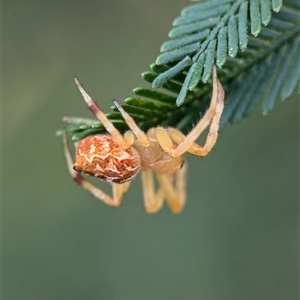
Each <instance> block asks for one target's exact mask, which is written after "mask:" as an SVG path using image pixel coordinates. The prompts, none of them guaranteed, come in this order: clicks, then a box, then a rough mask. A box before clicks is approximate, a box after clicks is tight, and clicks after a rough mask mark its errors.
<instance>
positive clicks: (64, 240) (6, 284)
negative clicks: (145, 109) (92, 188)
mask: <svg viewBox="0 0 300 300" xmlns="http://www.w3.org/2000/svg"><path fill="white" fill-rule="evenodd" d="M188 4H189V2H188V1H187V0H176V1H175V0H172V1H170V0H168V1H167V0H155V1H146V0H123V1H120V0H119V1H117V0H114V1H112V0H110V1H108V0H106V1H91V0H87V1H70V0H69V1H58V0H54V1H34V0H32V1H30V0H27V1H20V0H16V1H3V3H2V9H3V16H2V17H3V20H2V22H3V24H2V25H3V32H2V50H3V67H2V72H3V73H2V75H3V79H2V82H3V84H2V124H3V128H2V133H1V134H2V183H3V186H2V200H3V201H2V225H3V230H2V234H3V237H2V242H3V253H2V279H3V285H2V296H3V299H5V300H16V299H26V300H27V299H28V300H29V299H30V300H32V299H39V300H40V299H43V300H48V299H49V300H50V299H51V300H52V299H88V300H90V299H130V300H135V299H137V300H150V299H151V300H152V299H167V300H168V299H174V300H176V299H178V300H179V299H206V300H219V299H220V300H225V299H244V300H247V299H264V300H265V299H273V300H276V299H278V300H279V299H280V300H281V299H298V279H299V278H298V277H299V276H298V225H299V224H298V200H299V186H298V185H299V101H298V99H297V98H298V96H297V95H296V94H295V95H293V97H291V98H289V99H288V100H287V101H286V103H282V102H278V103H277V105H276V107H275V110H274V111H273V112H271V114H270V115H269V116H267V117H263V116H262V115H261V113H260V110H259V108H257V110H256V113H254V115H253V116H251V118H249V119H247V120H245V121H243V122H241V123H240V124H238V125H235V126H225V128H224V129H223V130H222V132H221V135H220V138H219V141H218V143H217V145H216V147H215V150H214V151H212V153H211V154H210V155H209V156H208V157H206V158H205V159H202V160H201V159H200V158H197V157H192V156H189V157H188V164H189V172H188V202H187V206H186V209H185V210H184V212H183V213H182V214H180V215H173V214H172V213H170V211H169V210H168V209H167V208H166V207H164V208H163V210H162V211H161V212H159V213H158V214H156V215H147V214H146V213H145V211H144V208H143V202H142V194H141V182H140V178H139V177H138V178H137V179H136V180H134V182H133V183H132V187H131V189H130V191H129V192H128V194H126V196H125V199H124V201H123V205H122V206H121V207H120V208H118V209H114V208H110V207H107V206H105V205H104V204H102V203H100V202H98V201H97V200H95V199H94V198H93V197H92V196H91V195H89V194H88V193H87V192H86V191H84V190H83V189H81V188H80V187H78V186H76V184H75V183H74V182H73V181H72V180H71V179H70V178H69V175H68V172H67V168H66V165H65V162H64V158H63V153H62V148H61V140H60V138H58V137H56V136H55V131H56V129H58V128H59V127H61V126H62V123H61V117H62V116H64V115H75V116H85V117H91V115H90V113H89V111H88V110H87V109H86V107H85V104H84V102H83V100H82V98H81V96H80V95H79V93H78V91H77V89H76V87H75V85H74V83H73V79H72V77H73V76H74V75H77V76H78V77H79V78H80V80H81V81H82V82H83V83H84V85H85V87H86V88H87V89H88V91H89V92H90V93H91V95H92V96H93V98H94V99H96V100H97V101H98V103H100V104H101V106H102V107H103V108H104V109H105V110H106V111H108V109H109V107H110V106H111V102H110V100H111V99H113V98H116V99H119V100H120V101H122V99H124V98H126V97H128V96H130V95H132V94H131V90H132V89H133V88H135V87H137V86H144V87H149V85H148V84H147V83H144V82H143V81H142V79H141V77H140V73H141V72H143V71H146V70H148V69H149V67H148V66H149V64H150V63H152V62H153V61H154V60H155V58H156V56H157V55H158V54H159V48H160V45H161V44H162V43H163V42H164V41H165V40H166V39H167V33H168V31H169V30H170V29H171V22H172V20H173V19H174V18H175V17H176V16H178V14H179V12H180V9H181V8H182V7H184V6H186V5H188ZM99 186H101V187H102V188H104V189H105V190H106V191H108V190H109V186H108V185H106V184H103V183H101V182H99Z"/></svg>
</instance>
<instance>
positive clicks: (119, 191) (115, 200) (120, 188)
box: [62, 132, 130, 206]
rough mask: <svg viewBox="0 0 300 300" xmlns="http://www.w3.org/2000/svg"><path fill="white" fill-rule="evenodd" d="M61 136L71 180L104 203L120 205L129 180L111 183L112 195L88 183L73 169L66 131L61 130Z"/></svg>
mask: <svg viewBox="0 0 300 300" xmlns="http://www.w3.org/2000/svg"><path fill="white" fill-rule="evenodd" d="M62 137H63V149H64V155H65V158H66V162H67V166H68V170H69V173H70V175H71V177H72V178H73V180H74V181H75V182H77V183H78V184H79V185H81V186H82V187H83V188H84V189H86V190H87V191H89V192H90V193H91V194H93V196H94V197H96V198H97V199H99V200H101V201H102V202H104V203H105V204H107V205H109V206H120V204H121V202H122V197H123V194H124V193H126V192H127V190H128V188H129V185H130V182H125V183H123V184H116V183H113V184H112V191H113V197H111V196H109V195H108V194H106V193H105V192H103V191H102V190H101V189H99V188H98V187H96V186H95V185H93V184H92V183H90V182H89V181H88V180H86V179H85V178H84V177H82V176H81V175H80V174H79V173H78V172H76V171H75V170H74V169H73V160H72V157H71V153H70V149H69V146H68V141H67V135H66V132H63V135H62Z"/></svg>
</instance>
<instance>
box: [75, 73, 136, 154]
mask: <svg viewBox="0 0 300 300" xmlns="http://www.w3.org/2000/svg"><path fill="white" fill-rule="evenodd" d="M74 80H75V83H76V85H77V87H78V89H79V91H80V93H81V95H82V97H83V99H84V100H85V102H86V104H87V105H88V108H89V109H90V111H91V112H92V113H93V114H94V115H95V116H96V117H97V118H98V119H99V120H100V121H101V123H102V124H103V126H104V127H105V128H106V130H107V131H108V132H109V133H110V135H111V136H112V138H113V140H114V141H115V142H117V143H118V144H119V146H120V147H121V148H122V149H127V148H129V147H130V146H131V145H130V144H128V142H127V141H126V140H125V139H124V138H123V136H122V134H121V133H120V132H119V130H118V129H117V128H115V126H114V125H113V124H112V123H111V122H110V121H109V120H108V118H107V117H106V115H105V114H104V113H103V111H102V110H101V109H100V107H99V106H98V105H97V103H96V102H94V101H93V99H92V98H91V97H90V95H89V94H88V93H87V92H86V90H85V89H84V88H83V87H82V85H81V83H80V82H79V81H78V79H77V78H76V77H74Z"/></svg>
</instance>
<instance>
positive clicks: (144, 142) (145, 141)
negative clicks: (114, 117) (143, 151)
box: [113, 100, 150, 147]
mask: <svg viewBox="0 0 300 300" xmlns="http://www.w3.org/2000/svg"><path fill="white" fill-rule="evenodd" d="M113 104H114V105H115V106H116V108H117V109H118V110H119V112H120V113H121V115H122V116H123V118H124V120H125V122H126V123H127V125H128V127H129V128H130V129H131V131H132V132H133V133H134V135H135V136H136V137H137V139H138V140H139V141H140V142H141V144H142V146H143V147H149V146H150V140H149V139H148V137H147V135H146V133H145V132H143V131H142V130H141V129H140V128H139V127H138V126H137V125H136V123H135V122H134V120H133V118H132V117H130V116H129V115H128V113H127V112H126V111H125V110H124V109H123V107H122V106H121V105H120V104H119V102H118V101H117V100H113Z"/></svg>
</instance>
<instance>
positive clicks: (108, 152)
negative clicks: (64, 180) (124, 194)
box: [73, 135, 141, 183]
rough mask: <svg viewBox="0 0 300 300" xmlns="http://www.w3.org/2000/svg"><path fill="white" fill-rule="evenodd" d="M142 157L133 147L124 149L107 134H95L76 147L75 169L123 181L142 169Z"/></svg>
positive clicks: (103, 177) (111, 180)
mask: <svg viewBox="0 0 300 300" xmlns="http://www.w3.org/2000/svg"><path fill="white" fill-rule="evenodd" d="M140 165H141V162H140V157H139V155H138V153H137V151H136V150H135V149H133V148H132V147H130V148H128V149H126V150H124V149H121V148H120V147H119V145H118V144H117V143H116V142H115V141H114V140H113V139H112V138H111V137H110V136H107V135H93V136H89V137H86V138H84V139H83V140H81V141H80V142H79V143H78V145H77V147H76V162H75V164H74V166H73V169H74V170H76V171H77V172H82V173H85V174H89V175H91V176H94V177H97V178H100V179H102V180H104V181H106V182H115V183H123V182H126V181H129V180H131V179H132V178H133V177H134V176H135V175H136V174H137V173H138V172H139V170H140Z"/></svg>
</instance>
